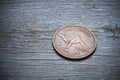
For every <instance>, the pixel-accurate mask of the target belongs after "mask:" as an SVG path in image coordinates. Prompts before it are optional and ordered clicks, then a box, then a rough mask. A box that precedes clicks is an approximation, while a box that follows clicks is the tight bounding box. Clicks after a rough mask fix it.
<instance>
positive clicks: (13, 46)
mask: <svg viewBox="0 0 120 80" xmlns="http://www.w3.org/2000/svg"><path fill="white" fill-rule="evenodd" d="M119 5H120V1H119V0H92V1H91V0H69V1H68V0H52V1H51V0H4V1H0V80H97V79H98V80H119V79H120V77H119V75H120V63H119V62H120V58H119V57H120V7H119ZM66 25H82V26H85V27H86V28H88V29H90V30H91V31H93V32H94V34H95V36H96V39H97V48H96V51H95V52H94V54H92V55H91V56H90V57H88V58H87V59H84V60H78V61H72V60H67V59H64V58H62V57H61V56H59V55H58V54H57V53H56V52H55V51H54V49H53V47H52V37H53V34H54V32H55V31H56V30H57V29H59V28H61V27H63V26H66Z"/></svg>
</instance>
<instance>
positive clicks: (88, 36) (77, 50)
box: [53, 26, 96, 59]
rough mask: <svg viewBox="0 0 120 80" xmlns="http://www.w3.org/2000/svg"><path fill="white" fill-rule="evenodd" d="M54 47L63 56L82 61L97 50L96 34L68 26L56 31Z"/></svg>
mask: <svg viewBox="0 0 120 80" xmlns="http://www.w3.org/2000/svg"><path fill="white" fill-rule="evenodd" d="M53 46H54V48H55V50H56V51H57V52H58V53H59V54H60V55H62V56H64V57H66V58H70V59H81V58H85V57H87V56H89V55H90V54H92V52H93V51H94V50H95V48H96V38H95V36H94V34H93V33H92V32H91V31H90V30H88V29H87V28H85V27H81V26H67V27H64V28H62V29H59V30H58V31H56V33H55V34H54V36H53Z"/></svg>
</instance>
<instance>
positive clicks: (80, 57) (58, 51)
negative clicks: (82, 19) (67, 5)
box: [53, 25, 97, 59]
mask: <svg viewBox="0 0 120 80" xmlns="http://www.w3.org/2000/svg"><path fill="white" fill-rule="evenodd" d="M69 27H72V28H74V27H78V28H84V29H86V30H88V31H89V32H90V33H91V34H92V37H93V39H94V47H93V49H91V51H90V52H89V53H87V54H85V55H83V56H78V57H76V56H75V57H71V56H69V55H66V54H64V53H63V52H61V51H60V50H59V49H58V48H57V46H56V45H55V44H56V43H55V37H56V35H57V33H58V32H60V31H61V30H63V29H65V28H69ZM96 45H97V44H96V37H95V35H94V33H93V32H92V31H91V30H89V29H88V28H86V27H83V26H76V25H74V26H65V27H62V28H60V29H58V30H57V31H56V32H55V33H54V35H53V46H54V49H55V50H56V51H57V53H58V54H60V55H61V56H63V57H65V58H69V59H82V58H86V57H88V56H90V55H91V54H92V53H93V52H94V51H95V49H96Z"/></svg>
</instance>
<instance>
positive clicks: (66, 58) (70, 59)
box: [53, 47, 97, 61]
mask: <svg viewBox="0 0 120 80" xmlns="http://www.w3.org/2000/svg"><path fill="white" fill-rule="evenodd" d="M96 48H97V47H96ZM96 48H95V50H94V51H93V52H92V53H91V54H90V55H88V56H86V57H84V58H79V59H72V58H68V57H65V56H63V55H61V54H59V53H58V52H57V51H56V50H55V48H53V49H54V51H55V53H56V54H57V55H58V56H60V57H61V58H63V59H65V60H69V61H83V60H85V59H88V58H90V57H91V56H92V55H93V54H94V53H95V51H96Z"/></svg>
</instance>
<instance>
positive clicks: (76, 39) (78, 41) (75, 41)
mask: <svg viewBox="0 0 120 80" xmlns="http://www.w3.org/2000/svg"><path fill="white" fill-rule="evenodd" d="M59 36H60V37H61V38H62V40H63V41H64V42H65V44H66V45H67V46H66V47H65V48H64V49H69V48H70V47H71V46H72V45H73V44H80V45H81V46H82V47H81V48H79V47H76V50H78V51H88V50H89V47H88V46H87V45H86V43H85V42H84V41H83V40H82V38H81V37H80V36H75V37H74V38H73V39H71V40H67V38H66V35H65V34H63V33H60V34H59Z"/></svg>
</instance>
